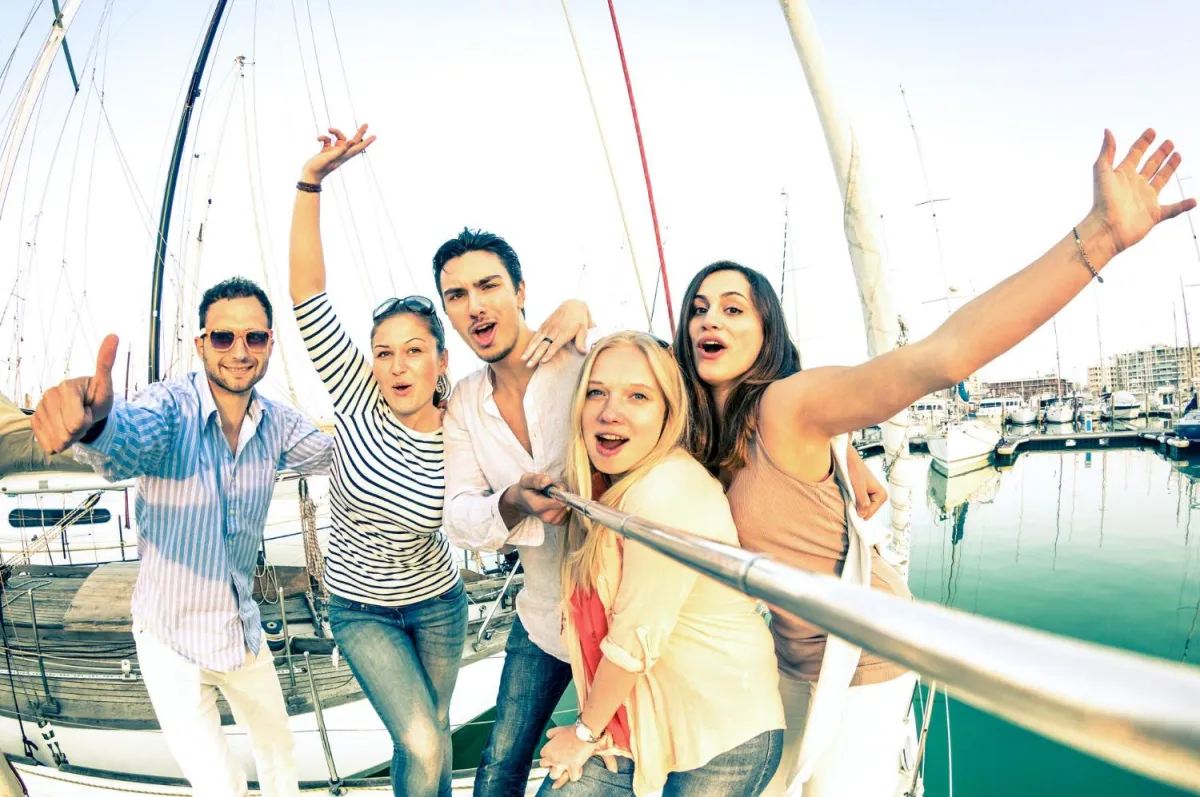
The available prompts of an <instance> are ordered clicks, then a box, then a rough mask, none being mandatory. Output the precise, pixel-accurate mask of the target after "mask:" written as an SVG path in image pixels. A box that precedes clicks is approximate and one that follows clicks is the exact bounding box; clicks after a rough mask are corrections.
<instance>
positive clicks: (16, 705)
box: [0, 581, 38, 758]
mask: <svg viewBox="0 0 1200 797" xmlns="http://www.w3.org/2000/svg"><path fill="white" fill-rule="evenodd" d="M6 589H7V587H6V586H5V585H4V584H3V582H2V581H0V636H2V637H3V642H4V666H5V667H6V668H7V670H8V688H9V691H10V692H11V693H12V699H13V713H14V714H16V715H17V727H19V728H20V730H21V744H22V746H23V747H24V750H25V757H26V758H33V754H34V752H35V751H36V750H37V749H38V747H37V745H36V744H34V742H33V740H32V739H30V738H29V736H28V734H26V733H25V720H24V719H23V718H22V712H21V698H20V696H19V695H18V694H17V682H16V680H15V679H14V678H13V667H12V657H11V656H10V654H9V648H8V627H7V626H6V625H5V624H4V600H3V598H4V592H5V590H6ZM14 630H15V629H14Z"/></svg>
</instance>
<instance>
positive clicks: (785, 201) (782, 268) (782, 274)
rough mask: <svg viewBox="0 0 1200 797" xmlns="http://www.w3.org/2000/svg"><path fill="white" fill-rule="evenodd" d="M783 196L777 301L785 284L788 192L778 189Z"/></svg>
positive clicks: (781, 299) (781, 296)
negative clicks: (781, 244)
mask: <svg viewBox="0 0 1200 797" xmlns="http://www.w3.org/2000/svg"><path fill="white" fill-rule="evenodd" d="M779 194H780V195H781V196H782V197H783V257H782V259H781V262H780V264H779V301H780V302H783V289H784V287H785V286H786V285H787V272H788V267H787V257H788V205H789V201H788V192H787V189H786V188H782V189H780V190H779Z"/></svg>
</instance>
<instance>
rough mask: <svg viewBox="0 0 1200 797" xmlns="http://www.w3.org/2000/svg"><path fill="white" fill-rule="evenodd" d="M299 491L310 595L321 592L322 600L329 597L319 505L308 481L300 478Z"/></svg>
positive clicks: (305, 563) (301, 525)
mask: <svg viewBox="0 0 1200 797" xmlns="http://www.w3.org/2000/svg"><path fill="white" fill-rule="evenodd" d="M297 491H298V493H299V496H300V527H301V529H302V530H303V532H302V533H303V537H304V565H305V569H307V570H308V580H309V590H308V591H309V594H310V595H311V594H312V593H313V592H319V593H320V594H321V597H322V598H328V597H329V590H327V589H326V588H325V556H324V555H323V554H322V553H321V545H320V542H319V541H318V540H317V505H316V503H314V502H313V500H312V494H311V493H310V492H309V489H308V480H307V479H305V478H304V477H303V476H301V477H300V483H299V485H298V488H297Z"/></svg>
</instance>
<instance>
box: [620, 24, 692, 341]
mask: <svg viewBox="0 0 1200 797" xmlns="http://www.w3.org/2000/svg"><path fill="white" fill-rule="evenodd" d="M608 14H609V16H610V17H611V18H612V25H613V34H614V36H615V37H616V40H617V54H618V55H620V57H621V71H622V72H623V73H624V74H625V89H626V91H627V93H628V94H629V110H630V113H631V114H632V115H633V130H634V133H636V134H637V142H638V152H639V153H640V154H641V156H642V175H643V176H644V177H645V178H646V199H647V200H648V201H649V204H650V221H651V222H652V223H653V225H654V240H655V243H657V244H658V265H659V270H660V271H661V276H662V287H663V297H664V298H665V299H666V304H667V321H668V322H669V323H670V325H671V335H672V336H673V335H674V334H675V309H674V308H673V307H672V306H671V283H670V280H668V278H667V258H666V255H664V254H663V242H662V235H661V234H660V233H659V229H658V210H657V209H656V208H655V205H654V188H653V187H652V186H651V184H650V163H649V161H647V160H646V144H645V142H644V141H643V139H642V123H641V122H640V121H639V120H638V112H637V103H636V102H635V101H634V99H633V82H632V81H631V80H630V78H629V64H628V63H626V61H625V45H624V44H622V42H621V28H620V27H619V26H618V25H617V9H616V8H615V7H614V6H613V0H608Z"/></svg>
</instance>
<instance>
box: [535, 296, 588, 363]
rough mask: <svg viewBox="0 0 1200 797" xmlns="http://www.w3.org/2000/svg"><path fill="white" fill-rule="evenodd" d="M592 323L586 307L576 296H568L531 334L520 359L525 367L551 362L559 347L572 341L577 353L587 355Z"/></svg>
mask: <svg viewBox="0 0 1200 797" xmlns="http://www.w3.org/2000/svg"><path fill="white" fill-rule="evenodd" d="M593 326H594V325H593V323H592V313H591V311H590V310H589V309H588V306H587V305H586V304H585V303H584V302H581V301H580V300H578V299H568V300H567V301H565V302H563V303H562V304H561V305H559V307H558V309H557V310H555V311H554V312H553V313H551V314H550V317H549V318H547V319H546V320H545V321H544V322H543V323H542V325H541V326H540V327H538V330H537V332H534V333H533V337H532V338H530V339H529V345H528V346H526V347H525V351H523V352H522V353H521V359H522V360H523V361H524V362H525V365H526V366H527V367H529V368H537V367H538V366H539V365H541V364H542V363H547V362H550V360H551V359H553V358H554V355H556V354H558V350H559V349H561V348H562V347H563V346H565V345H567V344H568V343H570V342H572V341H573V342H574V343H575V348H576V350H578V351H579V353H580V354H587V336H588V330H589V329H591V328H592V327H593Z"/></svg>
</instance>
